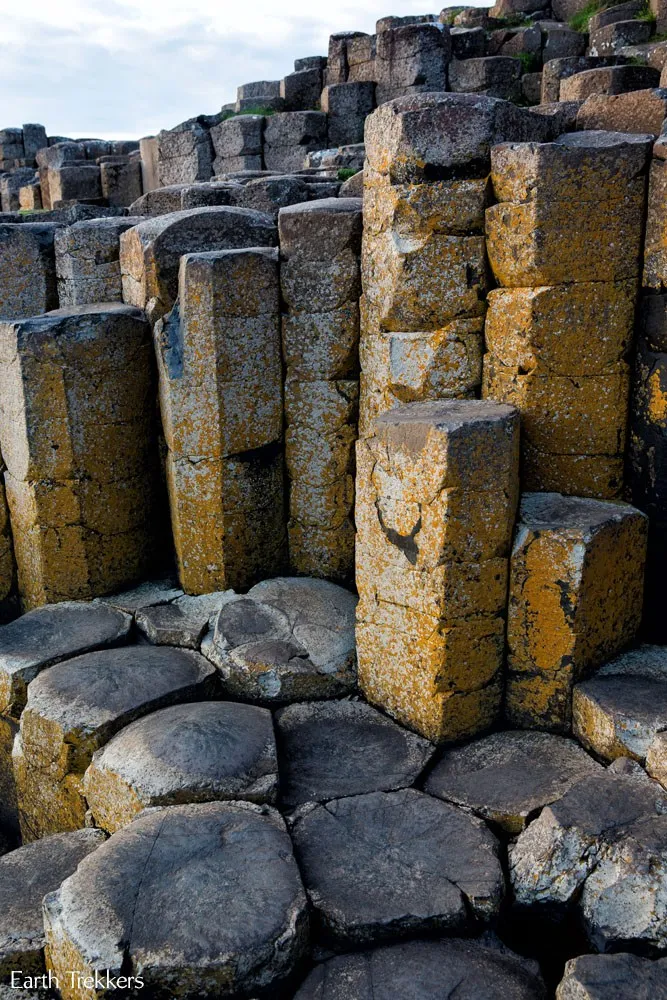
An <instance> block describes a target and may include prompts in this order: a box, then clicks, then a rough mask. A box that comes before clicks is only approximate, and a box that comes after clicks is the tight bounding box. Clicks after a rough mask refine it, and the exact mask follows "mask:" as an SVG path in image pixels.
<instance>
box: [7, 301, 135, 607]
mask: <svg viewBox="0 0 667 1000" xmlns="http://www.w3.org/2000/svg"><path fill="white" fill-rule="evenodd" d="M152 374H153V372H152V357H151V343H150V331H149V328H148V324H147V323H146V321H145V319H144V317H143V316H142V315H141V314H140V313H139V312H138V310H135V309H131V308H129V307H127V306H121V305H119V306H113V305H104V306H89V307H87V308H84V309H73V310H60V311H56V312H55V313H51V314H48V315H46V316H41V317H36V318H34V319H32V320H22V321H17V322H14V323H9V322H7V323H4V324H1V325H0V396H1V398H2V404H1V405H0V439H1V440H2V451H3V457H4V460H5V462H6V464H7V471H6V473H5V486H6V490H7V499H8V503H9V509H10V514H11V521H12V531H13V536H14V544H15V552H16V561H17V565H18V575H19V589H20V592H21V597H22V599H23V602H24V604H25V605H26V606H27V607H29V608H30V607H35V606H37V605H40V604H47V603H53V602H56V601H63V600H68V599H71V598H90V597H95V596H97V595H99V594H103V593H108V592H110V591H113V590H117V589H118V588H119V587H121V586H123V585H124V584H126V583H129V582H131V581H132V580H134V579H138V578H141V577H145V576H146V574H147V572H148V569H149V566H150V560H151V557H152V554H153V553H152V549H153V526H152V525H153V521H154V518H155V493H154V474H153V472H154V468H155V455H154V451H155V443H154V437H153V432H154V427H153V378H152Z"/></svg>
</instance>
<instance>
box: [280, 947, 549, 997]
mask: <svg viewBox="0 0 667 1000" xmlns="http://www.w3.org/2000/svg"><path fill="white" fill-rule="evenodd" d="M454 996H455V997H456V1000H491V998H500V997H502V998H503V1000H543V998H544V997H546V991H545V989H544V983H543V982H542V979H541V977H540V974H539V972H538V969H537V966H536V964H535V963H534V962H530V961H528V960H527V959H525V958H520V957H519V955H515V954H514V953H513V952H511V951H509V949H507V948H503V947H502V946H500V945H499V944H498V945H497V946H493V945H491V944H488V945H487V944H486V943H485V942H481V941H462V940H457V939H456V938H453V939H451V940H442V941H407V942H405V943H401V944H394V945H389V946H385V947H381V948H374V949H373V950H372V951H361V952H357V953H355V954H350V955H339V956H337V957H336V958H330V959H329V960H328V961H327V962H323V963H322V964H321V965H317V966H315V968H314V969H313V971H312V972H311V973H310V975H309V976H308V977H307V979H306V981H305V982H304V983H303V985H302V986H301V989H299V990H298V991H297V993H296V996H295V998H294V1000H394V998H396V997H401V998H407V997H409V998H410V1000H444V998H445V997H454Z"/></svg>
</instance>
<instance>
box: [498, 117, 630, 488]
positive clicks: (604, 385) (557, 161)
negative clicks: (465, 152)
mask: <svg viewBox="0 0 667 1000" xmlns="http://www.w3.org/2000/svg"><path fill="white" fill-rule="evenodd" d="M648 148H649V139H648V137H646V136H642V135H625V134H621V133H615V132H592V133H576V134H575V133H572V134H568V135H565V136H562V137H561V139H559V140H558V141H557V142H555V143H548V144H536V143H521V144H514V145H510V144H504V145H500V146H498V147H496V148H495V149H494V150H493V153H492V158H491V162H492V172H491V178H492V182H493V187H494V192H495V195H496V198H497V199H498V202H499V204H497V205H493V206H492V207H491V208H489V209H487V212H486V231H487V250H488V254H489V260H490V262H491V266H492V268H493V272H494V274H495V277H496V279H497V280H498V282H499V283H500V284H501V285H504V286H506V287H505V288H503V289H502V290H498V291H496V292H493V293H491V295H490V296H489V313H488V317H487V331H488V335H487V346H488V350H489V353H488V354H487V355H486V356H485V359H484V386H483V394H484V396H485V397H487V398H491V399H497V400H501V401H503V402H507V403H512V404H514V405H516V406H518V407H519V409H520V411H521V415H522V428H523V434H522V461H523V469H522V476H523V478H522V482H523V484H524V485H525V486H526V487H527V488H528V489H531V490H547V491H548V490H558V491H559V492H563V493H569V494H574V495H578V496H589V497H600V498H603V499H613V498H615V497H619V496H621V495H622V490H623V455H624V447H625V436H626V424H627V419H628V397H629V369H628V364H627V360H626V358H627V353H628V350H629V346H630V344H631V340H632V330H633V310H634V300H635V295H636V285H637V279H638V277H639V268H640V259H641V239H642V219H643V211H644V201H645V188H646V167H647V152H648Z"/></svg>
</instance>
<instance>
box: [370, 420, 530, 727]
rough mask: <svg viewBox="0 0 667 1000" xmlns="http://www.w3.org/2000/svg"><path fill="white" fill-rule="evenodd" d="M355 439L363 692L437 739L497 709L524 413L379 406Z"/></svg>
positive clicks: (488, 719) (477, 723)
mask: <svg viewBox="0 0 667 1000" xmlns="http://www.w3.org/2000/svg"><path fill="white" fill-rule="evenodd" d="M375 434H376V436H375V437H373V438H369V439H368V440H366V441H360V443H359V444H358V446H357V502H356V523H357V561H356V576H357V588H358V591H359V595H360V601H359V607H358V610H357V648H358V655H359V677H360V684H361V686H362V689H363V691H364V694H365V695H366V697H367V698H368V699H369V701H371V702H373V703H374V704H376V705H379V706H381V707H382V708H383V709H384V710H385V711H387V712H389V714H391V715H393V716H395V717H396V718H397V719H398V720H399V721H401V722H402V723H403V724H406V725H408V726H410V727H411V728H414V729H416V730H417V731H418V732H420V733H421V734H422V735H424V736H426V737H427V738H429V739H432V740H434V741H445V740H453V739H461V738H462V737H464V736H471V735H474V734H475V733H477V732H479V731H481V730H483V729H485V728H486V727H488V726H489V725H490V724H491V723H492V722H493V721H494V719H495V718H496V717H497V714H498V710H499V707H500V705H499V698H500V666H501V660H502V648H503V643H504V638H503V637H504V621H503V618H502V615H503V613H504V607H505V599H506V582H507V556H508V552H509V546H510V536H511V529H512V524H513V521H514V514H515V510H516V504H517V500H518V415H517V413H516V411H515V410H513V409H512V408H511V407H506V406H497V405H495V404H488V403H480V402H476V401H470V402H465V401H464V402H456V401H453V402H440V403H413V404H409V405H408V406H404V407H401V408H400V409H397V410H392V411H390V412H389V413H384V414H382V415H381V416H380V417H378V418H377V420H376V422H375Z"/></svg>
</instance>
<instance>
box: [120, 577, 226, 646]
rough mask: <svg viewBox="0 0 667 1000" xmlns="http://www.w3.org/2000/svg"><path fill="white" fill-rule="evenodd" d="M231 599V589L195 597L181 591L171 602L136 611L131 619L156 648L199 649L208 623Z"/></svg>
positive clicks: (163, 602) (159, 603) (161, 602)
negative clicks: (178, 647) (180, 647)
mask: <svg viewBox="0 0 667 1000" xmlns="http://www.w3.org/2000/svg"><path fill="white" fill-rule="evenodd" d="M234 596H235V594H234V591H233V590H224V591H221V592H219V593H213V594H199V595H197V596H195V597H192V596H190V595H189V594H183V593H182V592H181V593H180V595H179V596H177V597H175V598H174V599H173V600H169V601H158V603H157V604H155V605H149V606H148V607H143V608H138V609H137V611H136V612H135V616H134V621H135V625H136V626H137V628H138V630H139V631H140V632H141V634H142V635H144V636H145V637H146V638H147V639H148V641H149V642H151V643H153V644H154V645H156V646H182V647H184V648H185V649H199V646H200V645H201V640H202V638H203V637H204V635H205V633H206V632H207V631H208V627H209V621H210V620H211V619H212V618H213V616H214V615H217V613H218V611H219V610H220V608H221V607H222V606H223V604H225V603H226V602H227V601H229V600H231V599H232V597H234Z"/></svg>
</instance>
